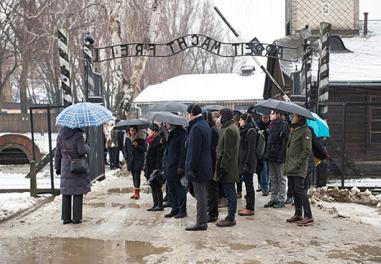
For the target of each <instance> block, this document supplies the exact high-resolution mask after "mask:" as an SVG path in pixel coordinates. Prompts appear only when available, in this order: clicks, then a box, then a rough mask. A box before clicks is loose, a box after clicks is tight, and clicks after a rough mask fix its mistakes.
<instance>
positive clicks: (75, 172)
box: [55, 127, 91, 224]
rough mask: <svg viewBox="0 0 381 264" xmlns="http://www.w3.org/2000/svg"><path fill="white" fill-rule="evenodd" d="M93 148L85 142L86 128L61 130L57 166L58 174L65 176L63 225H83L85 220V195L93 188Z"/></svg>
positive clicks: (62, 190) (56, 157) (58, 138)
mask: <svg viewBox="0 0 381 264" xmlns="http://www.w3.org/2000/svg"><path fill="white" fill-rule="evenodd" d="M89 151H90V147H89V145H88V144H86V143H85V139H84V136H83V130H81V129H79V128H76V129H71V128H68V127H63V128H61V129H60V130H59V132H58V137H57V145H56V154H55V169H56V174H57V175H61V184H60V188H61V194H62V220H63V224H69V223H73V224H79V223H81V221H82V206H83V194H86V193H88V192H89V191H90V190H91V189H90V175H89V170H88V164H87V159H86V155H87V154H88V153H89ZM72 199H73V205H72ZM71 211H73V217H71V216H72V213H71Z"/></svg>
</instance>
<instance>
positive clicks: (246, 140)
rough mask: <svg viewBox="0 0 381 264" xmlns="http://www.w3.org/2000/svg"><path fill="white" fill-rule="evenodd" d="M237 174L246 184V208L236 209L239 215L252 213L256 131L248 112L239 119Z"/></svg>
mask: <svg viewBox="0 0 381 264" xmlns="http://www.w3.org/2000/svg"><path fill="white" fill-rule="evenodd" d="M239 125H240V145H239V175H242V176H243V180H244V182H245V186H246V208H245V209H241V210H239V211H238V214H239V215H241V216H250V215H254V207H255V192H254V183H253V177H254V172H255V170H256V168H257V156H256V144H257V132H256V130H255V127H254V125H253V122H252V118H251V115H250V114H247V113H245V114H243V115H241V117H240V120H239Z"/></svg>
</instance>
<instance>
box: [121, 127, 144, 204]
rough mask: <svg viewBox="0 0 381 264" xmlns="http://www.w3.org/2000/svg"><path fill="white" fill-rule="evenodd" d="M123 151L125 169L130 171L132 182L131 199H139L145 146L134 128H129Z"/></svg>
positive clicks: (141, 137) (140, 135)
mask: <svg viewBox="0 0 381 264" xmlns="http://www.w3.org/2000/svg"><path fill="white" fill-rule="evenodd" d="M124 147H125V151H124V155H125V156H124V159H125V160H126V162H127V169H128V170H129V171H131V174H132V179H133V182H134V191H133V194H132V196H131V197H130V198H131V199H139V198H140V175H141V172H142V170H143V167H144V159H145V157H144V153H145V152H146V150H147V145H146V141H145V138H144V136H143V135H142V134H141V133H139V131H138V128H137V127H136V126H131V127H130V131H129V133H128V137H127V138H126V141H125V144H124Z"/></svg>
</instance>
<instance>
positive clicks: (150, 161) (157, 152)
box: [144, 123, 164, 211]
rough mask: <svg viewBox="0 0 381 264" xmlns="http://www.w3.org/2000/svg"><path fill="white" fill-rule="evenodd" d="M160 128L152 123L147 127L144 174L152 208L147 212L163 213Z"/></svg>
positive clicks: (162, 147) (162, 150)
mask: <svg viewBox="0 0 381 264" xmlns="http://www.w3.org/2000/svg"><path fill="white" fill-rule="evenodd" d="M159 132H160V128H159V126H158V125H157V124H155V123H152V124H151V125H150V126H149V127H148V137H147V143H148V149H147V155H146V162H145V168H144V174H145V177H146V179H147V180H148V182H149V183H150V186H151V190H152V199H153V206H152V207H151V208H149V209H148V211H163V210H164V207H163V192H162V191H161V188H162V187H163V177H162V167H163V166H162V164H163V152H164V146H163V144H161V142H160V141H161V137H160V135H159Z"/></svg>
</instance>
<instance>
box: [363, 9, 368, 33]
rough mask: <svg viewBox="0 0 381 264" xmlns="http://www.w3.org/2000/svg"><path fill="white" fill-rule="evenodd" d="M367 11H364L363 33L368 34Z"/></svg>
mask: <svg viewBox="0 0 381 264" xmlns="http://www.w3.org/2000/svg"><path fill="white" fill-rule="evenodd" d="M368 14H369V13H368V12H364V35H365V36H366V35H367V34H368Z"/></svg>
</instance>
